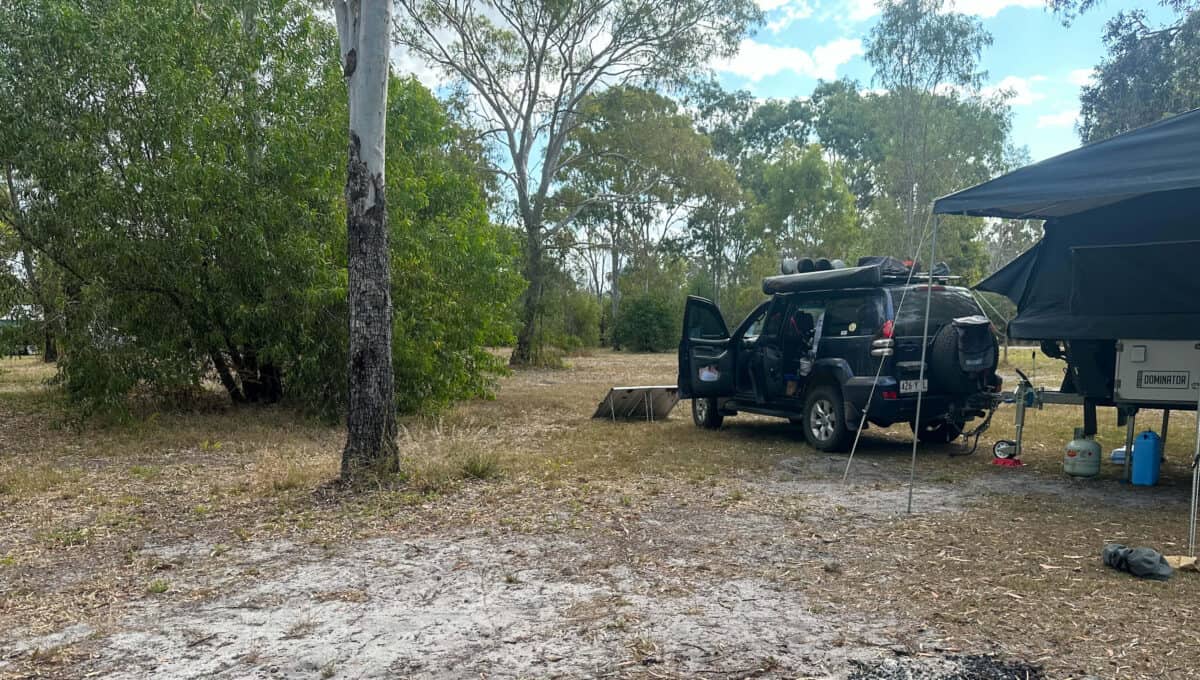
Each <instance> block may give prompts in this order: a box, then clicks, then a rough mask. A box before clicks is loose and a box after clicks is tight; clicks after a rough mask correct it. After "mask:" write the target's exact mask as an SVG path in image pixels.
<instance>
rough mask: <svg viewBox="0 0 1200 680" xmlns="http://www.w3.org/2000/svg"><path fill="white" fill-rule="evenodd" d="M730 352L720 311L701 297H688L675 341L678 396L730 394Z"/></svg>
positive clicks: (731, 387) (731, 385) (731, 391)
mask: <svg viewBox="0 0 1200 680" xmlns="http://www.w3.org/2000/svg"><path fill="white" fill-rule="evenodd" d="M734 368H735V363H734V351H733V347H732V345H731V344H730V342H729V327H728V326H726V325H725V319H724V318H723V317H722V316H721V310H719V309H717V306H716V305H714V304H713V303H712V302H710V301H708V300H705V299H704V298H698V297H693V296H688V299H687V306H686V307H685V308H684V312H683V338H682V339H681V340H680V341H679V397H680V398H681V399H690V398H693V397H731V396H733V390H734Z"/></svg>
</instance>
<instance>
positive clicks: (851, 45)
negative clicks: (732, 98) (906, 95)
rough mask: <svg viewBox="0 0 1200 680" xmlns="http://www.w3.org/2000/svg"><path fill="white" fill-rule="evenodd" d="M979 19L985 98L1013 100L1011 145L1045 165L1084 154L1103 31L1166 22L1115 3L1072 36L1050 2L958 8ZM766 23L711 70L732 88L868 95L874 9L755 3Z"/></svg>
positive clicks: (842, 2) (846, 1)
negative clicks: (1088, 96)
mask: <svg viewBox="0 0 1200 680" xmlns="http://www.w3.org/2000/svg"><path fill="white" fill-rule="evenodd" d="M954 1H955V2H956V3H957V4H956V9H957V10H958V11H961V12H966V13H969V14H973V15H975V16H977V17H979V19H980V21H982V22H983V26H984V28H986V29H987V30H988V31H989V32H990V33H991V34H992V38H993V40H994V42H993V44H992V46H991V47H990V48H988V49H987V50H986V51H985V52H984V54H983V62H982V66H983V68H984V70H986V71H987V72H988V77H987V80H986V87H985V91H987V89H988V88H1005V89H1009V90H1011V91H1012V92H1013V95H1014V96H1013V97H1012V98H1011V99H1010V100H1009V104H1010V106H1011V107H1012V112H1013V141H1014V142H1015V143H1016V144H1017V145H1018V146H1025V147H1027V148H1028V149H1029V153H1030V155H1031V156H1032V158H1033V160H1035V161H1037V160H1042V159H1044V158H1048V157H1050V156H1053V155H1055V154H1058V153H1061V152H1063V151H1067V150H1069V149H1072V148H1075V147H1076V146H1078V145H1079V136H1078V134H1077V133H1076V132H1075V122H1076V119H1077V116H1078V113H1079V88H1080V86H1081V85H1082V84H1083V83H1085V82H1087V79H1088V78H1089V77H1090V75H1091V72H1092V69H1093V67H1094V66H1095V65H1096V64H1097V63H1099V61H1100V58H1101V57H1102V56H1103V54H1104V45H1103V41H1102V39H1101V37H1102V35H1103V29H1104V24H1105V22H1106V21H1107V20H1108V18H1109V17H1111V16H1112V15H1114V14H1116V13H1117V12H1118V11H1119V10H1121V9H1133V8H1138V7H1144V8H1146V9H1148V10H1149V11H1150V15H1151V17H1152V18H1164V16H1163V12H1162V11H1161V10H1160V9H1159V8H1158V7H1157V2H1155V1H1154V0H1143V2H1140V3H1139V2H1114V1H1113V0H1110V1H1109V2H1107V3H1104V4H1102V5H1101V6H1100V7H1099V8H1097V9H1094V10H1092V11H1091V12H1089V13H1087V14H1085V15H1084V16H1083V17H1081V18H1079V19H1077V20H1076V21H1075V23H1074V24H1072V25H1071V27H1070V28H1066V27H1064V26H1063V25H1062V23H1061V22H1060V21H1059V20H1058V19H1057V18H1056V17H1055V16H1053V15H1052V14H1050V13H1049V12H1047V11H1046V10H1045V9H1044V6H1045V2H1044V0H954ZM757 2H758V4H759V6H761V7H762V8H763V9H764V10H765V11H766V19H767V23H766V25H765V26H764V27H762V28H761V29H759V31H758V32H757V33H756V34H755V35H754V36H752V37H751V38H749V39H747V40H745V41H743V43H742V49H741V51H740V52H739V53H738V55H737V56H736V57H734V58H733V59H730V60H726V61H722V62H719V63H715V64H713V66H714V67H715V68H716V70H717V74H718V77H719V79H720V81H721V83H722V85H723V86H725V87H726V88H739V89H743V88H744V89H747V90H750V91H751V92H752V93H754V94H755V95H756V96H759V97H775V98H791V97H797V96H807V95H808V94H810V93H811V92H812V90H813V88H814V87H815V86H816V84H817V81H818V79H825V80H832V79H834V78H840V77H850V78H854V79H856V80H858V81H859V82H860V84H861V85H862V87H863V89H869V88H870V87H871V68H870V66H869V65H868V64H867V63H866V60H865V59H864V58H863V56H862V55H863V52H864V46H863V45H864V43H865V42H866V39H867V36H868V33H869V32H870V30H871V27H872V26H874V25H875V24H876V22H877V21H878V19H879V16H878V11H877V9H876V7H875V4H874V2H873V0H757Z"/></svg>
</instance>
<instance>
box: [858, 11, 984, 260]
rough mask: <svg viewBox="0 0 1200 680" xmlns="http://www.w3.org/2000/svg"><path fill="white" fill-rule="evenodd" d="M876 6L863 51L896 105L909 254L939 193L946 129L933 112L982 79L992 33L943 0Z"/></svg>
mask: <svg viewBox="0 0 1200 680" xmlns="http://www.w3.org/2000/svg"><path fill="white" fill-rule="evenodd" d="M880 7H881V10H882V11H881V14H880V18H879V23H877V24H876V25H875V27H874V28H872V29H871V34H870V38H869V40H868V44H867V55H866V56H867V61H868V62H869V63H870V64H871V66H872V67H873V68H874V71H875V73H874V83H875V84H876V85H878V86H880V87H882V88H884V89H885V90H887V91H888V93H889V97H888V100H889V101H891V102H894V103H895V104H896V106H894V107H892V110H891V111H890V117H891V118H892V120H893V121H894V123H895V125H894V130H895V132H896V133H897V135H898V137H897V143H896V145H895V147H894V149H893V154H891V159H892V160H893V161H895V162H896V163H898V167H897V168H896V169H897V172H894V173H892V177H893V178H894V183H893V186H892V187H891V188H890V191H889V194H890V196H891V198H892V199H893V200H894V201H896V202H897V204H898V208H899V211H900V213H901V214H902V215H903V220H904V223H905V225H906V227H907V229H906V230H907V232H908V235H907V237H906V238H905V239H904V247H903V251H902V252H903V253H904V254H905V255H912V254H913V252H914V250H915V249H916V247H917V243H918V242H919V240H920V238H919V237H920V229H919V225H921V224H923V223H924V222H925V219H926V217H927V216H928V205H929V204H930V202H931V201H932V200H933V198H934V197H935V196H938V195H939V192H938V187H935V186H934V185H933V184H934V178H933V177H932V163H931V161H932V160H933V159H934V157H935V151H934V149H933V147H934V146H935V145H936V142H937V138H939V137H941V136H943V135H945V134H946V131H945V130H942V129H939V128H938V127H937V126H936V121H937V120H938V118H939V116H940V114H939V112H938V111H937V109H938V107H940V106H942V105H943V104H944V103H945V100H946V96H947V95H949V96H954V95H955V94H956V93H963V94H965V95H966V96H971V95H973V94H976V93H978V91H979V88H980V85H981V84H982V82H983V79H984V78H985V77H986V73H985V72H984V71H982V70H981V69H980V67H979V60H980V56H981V54H982V52H983V49H984V48H985V47H987V46H989V45H991V43H992V36H991V35H990V34H989V33H988V32H987V31H986V30H985V29H984V28H983V25H982V23H980V21H979V20H978V19H975V18H973V17H970V16H967V15H965V14H961V13H957V12H953V11H949V10H950V9H951V4H950V3H949V2H948V0H883V1H882V2H881V3H880Z"/></svg>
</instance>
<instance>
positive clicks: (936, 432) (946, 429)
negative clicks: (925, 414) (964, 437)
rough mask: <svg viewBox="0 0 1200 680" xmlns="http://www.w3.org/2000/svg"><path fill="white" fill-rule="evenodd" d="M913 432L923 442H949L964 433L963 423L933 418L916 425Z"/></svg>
mask: <svg viewBox="0 0 1200 680" xmlns="http://www.w3.org/2000/svg"><path fill="white" fill-rule="evenodd" d="M913 432H914V433H915V434H916V435H917V439H918V440H919V441H920V442H921V443H923V444H949V443H950V442H952V441H954V440H955V439H958V437H959V435H961V434H962V425H959V424H958V423H952V422H950V421H949V420H931V421H929V422H926V423H924V424H922V425H921V427H914V428H913Z"/></svg>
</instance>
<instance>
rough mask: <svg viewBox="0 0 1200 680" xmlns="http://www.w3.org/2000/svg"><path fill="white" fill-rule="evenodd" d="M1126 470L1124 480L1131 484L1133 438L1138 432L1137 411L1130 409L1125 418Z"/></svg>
mask: <svg viewBox="0 0 1200 680" xmlns="http://www.w3.org/2000/svg"><path fill="white" fill-rule="evenodd" d="M1125 418H1126V420H1125V461H1124V463H1125V469H1124V470H1123V472H1124V475H1123V476H1124V479H1125V481H1126V482H1129V481H1131V480H1132V479H1133V465H1132V463H1133V437H1134V433H1135V432H1136V430H1137V409H1130V410H1129V412H1128V413H1127V414H1126V416H1125Z"/></svg>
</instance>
